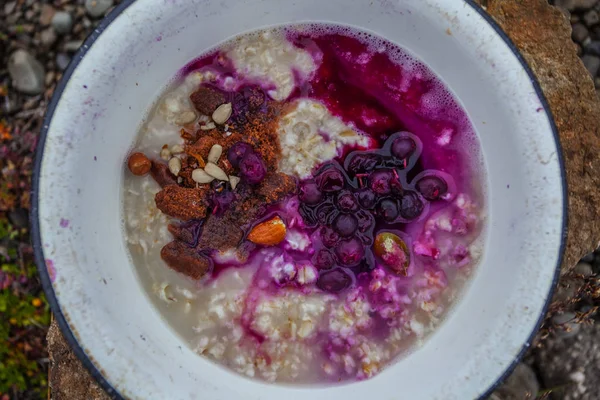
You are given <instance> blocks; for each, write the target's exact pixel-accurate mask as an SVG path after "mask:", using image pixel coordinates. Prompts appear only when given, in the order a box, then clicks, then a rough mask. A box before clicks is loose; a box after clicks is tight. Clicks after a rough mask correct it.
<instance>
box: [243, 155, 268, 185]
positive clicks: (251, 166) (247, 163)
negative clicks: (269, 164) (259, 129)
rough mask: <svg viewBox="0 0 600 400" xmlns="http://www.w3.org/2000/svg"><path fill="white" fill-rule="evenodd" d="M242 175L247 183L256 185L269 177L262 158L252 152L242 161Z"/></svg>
mask: <svg viewBox="0 0 600 400" xmlns="http://www.w3.org/2000/svg"><path fill="white" fill-rule="evenodd" d="M240 173H241V175H242V177H243V178H245V179H246V181H247V182H249V183H251V184H256V183H260V182H262V180H263V179H265V176H266V175H267V168H266V167H265V163H264V161H263V160H262V158H261V157H260V156H259V155H258V154H256V153H254V152H252V153H247V154H246V155H245V156H244V158H242V161H240Z"/></svg>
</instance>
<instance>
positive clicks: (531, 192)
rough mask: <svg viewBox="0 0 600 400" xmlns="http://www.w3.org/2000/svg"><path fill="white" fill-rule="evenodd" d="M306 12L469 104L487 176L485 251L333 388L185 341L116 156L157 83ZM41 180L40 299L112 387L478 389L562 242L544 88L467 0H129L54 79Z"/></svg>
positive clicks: (558, 173)
mask: <svg viewBox="0 0 600 400" xmlns="http://www.w3.org/2000/svg"><path fill="white" fill-rule="evenodd" d="M299 21H329V22H336V23H340V24H349V25H354V26H358V27H361V28H363V29H366V30H371V31H373V32H375V33H377V34H379V35H381V36H384V37H385V38H387V39H389V40H391V41H393V42H396V43H398V44H399V45H401V46H402V47H404V48H405V49H407V50H408V51H409V52H412V53H413V54H414V55H416V56H417V57H418V58H420V59H421V60H423V61H424V62H425V63H426V64H428V65H429V66H430V67H431V68H432V69H433V71H434V72H436V73H437V74H438V75H439V76H440V77H441V78H442V79H443V80H444V81H445V82H446V84H447V85H448V86H449V87H450V89H451V90H452V91H453V92H454V93H455V94H456V96H457V97H458V98H459V99H460V101H461V103H462V104H463V106H464V107H465V109H466V110H467V112H468V114H469V116H470V118H471V120H472V122H473V125H474V126H475V128H476V130H477V132H478V135H479V138H480V140H481V145H482V148H483V153H484V158H485V163H486V166H487V173H488V179H489V182H488V186H489V193H488V200H489V208H488V209H489V215H488V225H489V229H488V230H487V233H486V252H485V256H484V259H483V262H482V264H481V266H480V267H479V269H478V272H477V274H476V276H475V277H474V279H473V282H472V284H471V285H470V286H469V288H468V289H467V291H466V293H465V295H464V297H463V299H462V300H461V301H460V302H459V304H458V305H457V306H456V307H455V310H454V311H453V312H452V314H451V316H450V317H449V319H448V320H447V321H446V322H445V323H444V324H443V325H442V326H441V328H440V329H439V330H438V331H437V332H436V333H435V334H434V335H433V336H432V337H431V339H430V340H428V341H427V342H426V344H425V345H424V346H423V347H422V348H420V349H419V350H418V351H416V352H414V353H413V354H412V355H410V356H408V357H407V358H405V359H403V360H402V361H400V362H398V363H396V364H395V365H393V366H391V367H389V368H387V369H386V370H385V371H383V372H382V373H381V374H380V375H378V376H376V377H375V378H373V379H371V380H368V381H364V382H358V383H352V384H346V385H340V386H332V387H290V386H281V385H268V384H265V383H262V382H259V381H254V380H249V379H246V378H243V377H240V376H238V375H236V374H234V373H232V372H230V371H228V370H226V369H223V368H221V367H219V366H216V365H214V364H212V363H211V362H209V361H208V360H206V359H204V358H202V357H199V356H197V355H196V354H194V353H193V352H192V351H191V350H190V349H189V348H188V347H187V346H186V344H185V343H183V342H182V340H181V339H180V338H179V336H178V335H176V334H175V332H174V331H173V330H172V329H171V328H170V327H169V326H167V325H166V324H165V322H164V321H163V320H162V319H161V317H160V315H159V313H158V312H157V311H156V310H155V309H154V308H153V307H152V305H151V304H150V302H149V300H148V298H147V296H146V294H145V293H144V291H143V289H142V287H141V285H140V283H139V282H138V280H137V279H136V272H135V271H134V268H133V266H132V265H131V264H130V261H129V258H128V255H127V249H126V248H125V245H124V241H123V235H122V233H121V215H120V213H121V192H120V190H121V184H122V182H121V180H122V168H123V161H124V159H125V156H126V153H127V151H128V149H129V148H130V146H131V144H132V143H133V141H134V138H135V135H136V133H137V129H138V126H139V125H140V123H141V121H142V119H143V118H144V114H145V113H146V112H147V110H148V109H149V107H150V106H151V104H152V102H153V101H154V100H155V99H156V96H157V95H158V93H159V92H160V90H161V89H162V87H163V86H164V85H165V84H166V83H167V82H168V81H169V79H171V78H172V77H173V76H174V75H175V73H176V72H177V71H178V69H179V68H181V67H182V66H183V65H185V64H186V63H187V62H188V61H190V60H191V59H193V58H195V57H196V56H198V55H199V54H201V53H202V52H203V51H204V50H206V49H208V48H210V47H213V46H214V45H216V44H218V43H219V42H221V41H223V40H225V39H227V38H229V37H231V36H233V35H236V34H239V33H242V32H245V31H248V30H254V29H256V28H259V27H263V26H266V25H273V24H282V23H288V22H299ZM34 181H35V190H34V196H33V231H34V240H35V247H36V256H37V261H38V264H39V266H40V272H41V276H42V281H43V283H44V286H45V289H46V292H47V294H48V298H49V300H50V303H51V304H52V308H53V311H54V313H55V315H56V317H57V319H58V322H59V323H60V325H61V327H62V329H63V331H64V332H65V335H66V337H67V339H68V340H69V341H70V343H71V344H72V346H73V347H74V349H75V352H76V353H77V355H78V356H79V357H80V358H81V359H82V361H83V362H84V364H85V365H86V366H87V367H88V368H89V369H90V370H91V372H92V374H93V375H94V376H95V377H96V378H97V379H98V380H99V382H100V383H101V384H102V385H103V386H104V387H105V388H106V389H107V390H108V391H109V392H110V393H111V394H112V395H113V396H114V397H117V398H119V397H121V396H122V397H126V398H136V399H138V398H139V399H142V398H143V399H203V400H217V399H224V400H231V399H241V398H243V399H245V400H259V399H260V400H281V399H287V400H292V399H311V400H325V399H345V400H364V399H369V398H377V399H381V400H392V399H411V400H414V399H444V400H451V399H459V400H465V399H473V398H477V397H480V396H484V395H485V394H486V393H487V392H489V390H490V388H491V387H493V386H494V385H495V384H497V382H498V381H500V380H501V379H502V378H503V377H504V376H505V374H506V373H507V371H508V370H510V368H511V367H512V366H514V364H515V363H516V362H517V360H518V359H519V357H520V355H521V354H522V353H523V351H524V349H525V348H526V347H527V345H528V341H529V340H530V338H531V336H532V334H533V333H534V332H535V330H536V329H537V327H538V324H539V322H540V318H541V317H542V315H543V313H544V311H545V308H546V305H547V302H548V299H549V296H550V294H551V290H552V287H553V284H554V281H555V279H556V273H557V267H558V265H559V264H560V260H561V254H562V246H563V244H564V237H563V232H564V227H565V220H566V212H565V183H564V173H563V168H562V163H561V151H560V146H559V144H558V139H557V134H556V129H555V127H554V125H553V122H552V119H551V115H550V112H549V109H548V105H547V103H546V101H545V100H544V98H543V95H542V93H541V91H540V88H539V85H538V84H537V83H536V81H535V79H534V77H533V75H532V74H531V72H530V70H529V69H528V67H527V66H526V65H525V63H524V62H523V59H522V58H521V56H520V55H519V54H518V52H517V50H516V49H515V48H514V46H513V45H512V44H511V43H510V42H509V41H508V39H507V38H506V35H505V34H504V33H502V32H501V31H500V29H499V28H498V27H497V26H496V25H494V24H493V23H492V22H491V20H490V19H489V18H488V17H487V16H485V15H484V13H483V11H482V10H480V9H479V8H477V6H475V5H473V4H471V2H470V1H462V0H403V1H397V0H396V1H392V0H373V1H366V0H328V1H323V0H301V1H300V0H295V1H294V0H185V1H184V0H138V1H128V0H126V1H124V2H123V3H122V4H121V5H120V6H118V7H117V8H116V9H115V10H114V11H113V12H112V13H111V14H110V15H109V16H108V17H107V18H106V19H105V20H104V21H103V22H102V24H101V25H100V26H99V27H98V29H97V30H96V31H94V33H93V34H92V36H91V37H90V38H89V39H88V40H87V41H86V42H85V44H84V46H83V48H82V49H81V50H80V52H79V53H78V54H77V56H76V57H75V59H74V61H73V62H72V63H71V65H70V66H69V68H68V70H67V72H66V73H65V77H64V78H63V80H62V82H61V84H60V85H59V87H58V89H57V90H56V93H55V96H54V98H53V101H52V103H51V105H50V107H49V109H48V115H47V117H46V122H45V125H44V128H43V131H42V137H41V140H40V144H39V153H38V158H37V162H36V166H35V179H34Z"/></svg>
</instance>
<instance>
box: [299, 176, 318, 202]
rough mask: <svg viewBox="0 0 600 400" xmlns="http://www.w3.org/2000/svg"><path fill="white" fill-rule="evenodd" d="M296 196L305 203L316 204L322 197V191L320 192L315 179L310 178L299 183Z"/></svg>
mask: <svg viewBox="0 0 600 400" xmlns="http://www.w3.org/2000/svg"><path fill="white" fill-rule="evenodd" d="M298 198H299V199H300V201H301V202H303V203H305V204H309V205H316V204H319V202H320V201H321V200H322V199H323V193H321V191H320V190H319V187H318V186H317V184H316V183H315V181H313V180H310V181H305V182H302V183H301V184H300V193H299V194H298Z"/></svg>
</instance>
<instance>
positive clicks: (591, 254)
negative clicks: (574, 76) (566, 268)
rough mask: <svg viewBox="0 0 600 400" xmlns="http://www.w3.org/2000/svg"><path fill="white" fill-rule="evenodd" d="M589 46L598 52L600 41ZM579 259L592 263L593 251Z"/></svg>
mask: <svg viewBox="0 0 600 400" xmlns="http://www.w3.org/2000/svg"><path fill="white" fill-rule="evenodd" d="M594 43H596V44H594ZM589 47H597V49H598V51H599V52H600V42H592V43H591V44H590V46H588V48H589ZM588 48H586V50H587V51H590V50H588ZM596 55H597V56H599V55H600V54H596ZM581 261H583V262H585V263H593V262H594V253H589V254H586V255H585V256H583V257H582V258H581Z"/></svg>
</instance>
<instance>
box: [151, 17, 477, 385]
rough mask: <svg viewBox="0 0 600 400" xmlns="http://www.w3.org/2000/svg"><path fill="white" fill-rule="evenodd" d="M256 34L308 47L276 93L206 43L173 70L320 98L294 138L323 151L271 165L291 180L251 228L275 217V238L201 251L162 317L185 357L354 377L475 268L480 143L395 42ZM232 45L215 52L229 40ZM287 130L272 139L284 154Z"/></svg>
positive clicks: (372, 371)
mask: <svg viewBox="0 0 600 400" xmlns="http://www.w3.org/2000/svg"><path fill="white" fill-rule="evenodd" d="M273 32H274V33H273ZM271 34H272V35H279V37H280V38H282V39H281V40H283V41H285V42H286V45H290V44H291V46H292V47H293V49H294V51H297V52H299V53H298V54H300V55H298V54H296V55H295V56H294V57H291V56H290V57H289V58H290V59H293V60H296V61H297V60H298V59H299V58H302V57H310V62H309V64H310V67H307V68H305V69H302V68H297V67H296V66H293V65H291V66H288V67H289V68H290V70H292V71H293V84H292V88H291V89H290V90H288V91H287V92H286V93H285V94H286V95H284V98H281V96H280V92H281V91H279V92H277V90H278V89H279V88H280V87H281V85H280V83H279V82H280V81H278V80H277V79H273V80H271V79H268V78H269V76H264V77H262V78H261V77H260V76H257V73H255V72H253V71H256V68H255V65H254V64H252V63H250V62H248V63H247V64H243V63H241V62H240V61H239V60H232V59H230V58H229V57H228V56H229V55H230V54H232V53H231V51H230V52H227V51H225V50H221V49H219V50H217V51H215V52H212V53H210V54H209V55H207V56H205V57H202V58H200V59H198V60H196V61H194V62H193V63H190V64H189V65H188V66H186V67H185V68H184V70H183V72H182V79H183V78H185V76H187V75H189V74H192V73H194V72H197V71H203V70H210V71H211V73H212V74H214V75H216V76H217V79H216V81H215V82H216V83H215V82H213V83H211V84H212V85H216V86H219V87H221V88H223V90H229V91H231V92H235V91H236V88H238V87H239V88H243V87H246V86H247V85H258V86H260V87H261V88H262V90H264V91H265V93H267V95H268V94H269V93H271V94H273V93H276V94H275V95H276V96H278V97H279V98H278V99H276V100H278V101H279V102H280V103H286V104H289V107H290V108H292V109H294V108H296V109H299V108H301V107H302V106H303V104H304V105H306V104H308V106H307V107H316V108H319V107H324V109H325V111H323V110H321V109H320V108H319V110H318V112H319V113H320V114H319V118H321V119H320V121H325V122H324V123H323V124H321V125H320V128H318V129H317V132H316V134H313V136H310V135H308V133H306V134H304V133H303V134H304V136H302V135H300V136H297V137H295V139H298V138H304V139H305V140H307V141H313V142H314V143H317V141H318V140H320V141H318V143H319V144H318V145H315V146H323V148H324V149H325V148H331V146H330V147H327V145H328V144H331V142H335V143H336V146H335V147H334V148H335V151H334V152H333V153H332V156H331V157H328V158H327V159H325V160H323V159H322V158H321V159H319V161H318V162H314V163H313V164H309V165H310V166H311V167H312V168H311V169H310V173H309V174H302V173H296V172H293V171H298V169H294V168H293V167H286V168H288V169H284V168H283V167H282V170H283V172H285V173H290V175H293V176H294V175H295V176H294V177H295V178H296V179H297V182H298V188H297V192H296V193H297V194H296V195H294V196H291V197H289V198H287V199H286V200H285V201H283V202H281V203H279V204H277V205H276V206H271V207H269V209H268V210H266V211H265V214H264V216H263V217H262V218H261V219H260V220H259V221H257V224H258V223H260V222H261V221H265V220H268V219H270V218H273V216H278V217H279V218H281V220H283V222H284V223H285V226H286V229H287V234H286V239H285V240H284V241H283V242H281V243H280V244H278V245H276V246H256V245H254V244H252V243H248V242H247V241H245V242H243V243H240V246H239V249H237V250H241V251H242V252H243V253H244V256H243V257H239V256H236V249H233V251H232V252H230V253H227V254H223V253H213V254H211V259H212V262H213V264H214V269H213V271H212V273H211V274H210V276H208V277H206V279H204V280H203V281H201V282H199V283H194V284H193V285H188V283H184V281H183V280H177V281H176V282H175V283H174V285H175V286H180V287H182V288H183V289H182V290H189V291H191V292H193V297H190V298H193V301H192V300H189V301H188V303H190V304H191V305H190V306H188V307H187V308H188V311H186V312H187V313H188V314H187V315H188V316H187V317H183V311H181V309H179V308H178V307H179V306H178V305H177V304H175V305H170V306H169V307H170V308H169V309H163V311H164V313H165V315H166V317H167V319H168V320H169V321H171V322H172V323H173V324H174V325H175V326H176V329H177V330H178V331H179V332H180V333H181V334H182V335H183V336H184V337H185V338H187V339H188V340H189V342H190V345H191V346H192V347H193V348H194V349H195V350H196V351H197V352H198V353H199V354H202V355H204V356H207V357H209V358H211V359H213V360H215V361H216V362H218V363H220V364H223V365H225V366H227V367H228V368H230V369H232V370H234V371H236V372H238V373H241V374H244V375H246V376H249V377H252V378H258V379H263V380H267V381H276V382H284V383H294V384H306V383H315V382H320V383H339V382H344V381H350V382H351V381H356V380H362V379H368V378H370V377H372V376H374V375H376V374H377V373H378V372H380V371H381V370H382V369H383V368H385V367H386V366H387V365H389V364H390V363H393V362H396V361H398V360H399V359H400V358H401V356H402V355H405V354H407V353H408V352H410V351H412V350H414V349H415V348H416V347H418V345H420V344H421V343H423V341H424V340H425V339H426V337H427V336H428V335H429V334H431V333H432V332H434V331H435V329H437V328H438V327H439V325H440V323H441V322H442V321H443V318H444V317H445V316H446V315H447V313H448V310H449V309H450V307H451V306H452V305H453V303H454V302H455V301H456V300H457V299H458V298H459V297H460V294H461V291H462V290H463V287H464V284H465V283H466V282H468V279H469V276H470V275H471V273H472V271H473V270H474V268H475V267H476V265H477V262H478V260H479V258H480V254H481V251H482V239H481V236H482V231H483V228H484V214H485V210H484V205H485V203H484V200H485V199H484V192H485V184H484V181H485V175H484V172H483V162H482V158H481V154H480V151H479V144H478V142H477V137H476V134H475V132H474V130H473V128H472V126H471V124H470V121H469V118H468V116H467V114H466V112H465V110H463V109H462V108H461V106H460V104H459V102H458V100H457V99H456V98H455V97H454V96H453V95H452V93H451V92H450V90H449V88H447V87H446V86H445V85H444V83H443V82H442V81H441V80H440V79H439V78H438V77H437V76H436V75H435V74H434V73H433V72H432V71H431V70H429V68H428V67H427V66H425V65H424V64H423V63H421V62H420V61H418V60H417V59H415V58H414V57H413V56H412V55H410V54H408V53H407V52H406V51H404V50H403V49H401V48H399V47H398V46H396V45H395V44H393V43H390V42H389V41H386V40H385V39H382V38H380V37H375V36H373V35H371V34H368V33H365V32H362V31H358V30H354V29H352V28H347V27H338V26H332V25H321V24H315V25H308V26H301V27H297V26H290V27H285V28H282V29H278V30H275V31H272V33H271ZM269 37H270V36H269ZM261 38H262V37H261V36H260V35H257V36H255V40H256V41H260V40H262V39H261ZM232 43H233V44H227V45H224V49H226V48H227V46H236V43H238V44H239V43H240V41H237V42H236V41H233V42H232ZM251 43H253V42H251ZM244 46H248V43H247V42H245V43H244ZM273 46H274V45H272V44H271V45H270V47H273ZM256 47H257V48H259V49H260V45H257V46H256ZM229 48H231V47H229ZM252 51H254V50H252ZM284 52H288V53H289V54H292V53H290V49H289V48H288V49H287V50H285V49H284V50H281V52H280V54H283V53H284ZM252 56H254V54H252ZM301 56H302V57H301ZM265 58H269V57H266V56H265ZM252 60H255V59H254V58H252ZM271 62H272V60H271ZM275 62H277V59H276V60H275ZM292 64H293V63H292ZM253 68H254V69H253ZM284 69H285V65H284V66H282V67H281V68H280V69H279V70H278V69H277V68H271V69H269V68H266V69H265V71H267V72H268V71H283V70H284ZM249 71H250V72H249ZM252 73H254V75H252ZM283 81H285V80H283ZM232 82H233V83H232ZM278 85H280V86H278ZM232 88H233V89H232ZM302 102H309V103H302ZM315 104H316V106H315ZM319 105H320V106H319ZM236 107H240V108H241V109H243V107H244V105H243V101H240V102H237V103H234V104H233V115H234V116H235V115H236V112H238V110H236ZM324 113H325V114H326V115H327V116H326V117H323V116H322V115H323V114H324ZM298 115H312V114H300V113H298ZM287 117H288V116H286V115H284V114H282V115H281V121H282V122H281V125H282V126H283V124H284V122H283V121H284V120H285V118H287ZM326 118H329V119H326ZM332 121H333V122H332ZM295 123H296V124H298V123H306V124H307V125H310V126H313V125H314V124H313V122H312V121H308V120H306V121H303V120H301V119H300V120H298V121H295ZM335 124H337V125H335ZM340 124H342V125H344V126H345V127H346V128H345V129H349V130H351V131H352V132H354V133H355V134H356V135H358V136H359V139H360V140H354V142H352V143H348V142H345V141H344V137H346V136H348V135H351V134H348V133H347V132H348V131H347V130H344V129H341V128H340V129H337V128H331V127H333V126H335V127H337V126H338V125H339V126H341V125H340ZM329 128H331V129H330V130H329ZM282 132H284V130H283V129H282ZM307 132H308V131H307ZM332 132H333V133H332ZM315 135H316V136H319V137H318V138H316V139H315ZM361 138H362V139H361ZM317 139H318V140H317ZM363 139H364V140H363ZM286 140H287V139H286V137H284V136H283V133H282V136H281V141H282V148H283V152H284V157H285V154H287V153H285V149H286V146H287V144H286V143H287V142H286ZM299 140H300V139H299ZM290 154H295V153H293V152H292V153H290ZM320 154H321V153H319V151H316V152H315V153H312V154H310V157H307V158H302V160H303V161H302V162H305V161H306V159H313V160H314V159H317V158H319V157H320ZM290 157H291V156H290ZM298 160H300V158H298ZM298 163H300V161H298ZM290 165H294V160H292V161H291V163H290ZM290 171H292V172H290ZM238 253H239V251H238ZM186 285H187V286H186ZM190 309H191V311H189V310H190ZM189 313H191V314H189ZM168 314H180V316H179V317H173V315H168ZM189 315H193V318H191V320H190V317H189ZM174 321H176V322H174Z"/></svg>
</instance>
